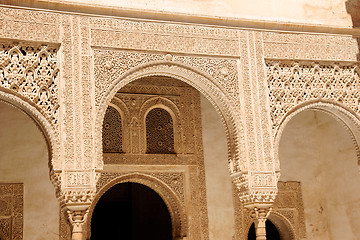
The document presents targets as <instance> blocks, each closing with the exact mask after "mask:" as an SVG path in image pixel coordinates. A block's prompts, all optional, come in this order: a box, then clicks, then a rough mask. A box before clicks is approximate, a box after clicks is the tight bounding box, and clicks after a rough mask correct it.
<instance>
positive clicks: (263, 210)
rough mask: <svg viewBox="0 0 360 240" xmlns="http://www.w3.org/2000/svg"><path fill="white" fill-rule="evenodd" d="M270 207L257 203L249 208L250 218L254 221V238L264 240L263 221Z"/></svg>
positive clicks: (267, 215)
mask: <svg viewBox="0 0 360 240" xmlns="http://www.w3.org/2000/svg"><path fill="white" fill-rule="evenodd" d="M270 212H271V207H269V205H259V206H257V207H254V208H253V209H252V210H251V214H250V216H251V218H252V219H253V220H254V223H255V230H256V240H266V227H265V226H266V225H265V222H266V220H267V218H268V217H269V215H270Z"/></svg>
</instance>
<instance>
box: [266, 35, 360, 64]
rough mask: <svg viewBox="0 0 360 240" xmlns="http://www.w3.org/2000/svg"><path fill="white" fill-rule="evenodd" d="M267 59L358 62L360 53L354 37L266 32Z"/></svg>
mask: <svg viewBox="0 0 360 240" xmlns="http://www.w3.org/2000/svg"><path fill="white" fill-rule="evenodd" d="M264 49H265V55H264V57H265V58H274V59H289V60H292V59H303V60H305V59H306V60H313V59H317V60H326V61H329V60H330V61H356V60H357V54H358V53H359V46H358V44H357V41H356V39H355V38H353V37H352V36H344V35H331V34H309V33H307V34H306V33H279V32H264Z"/></svg>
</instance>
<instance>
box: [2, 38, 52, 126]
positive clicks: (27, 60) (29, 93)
mask: <svg viewBox="0 0 360 240" xmlns="http://www.w3.org/2000/svg"><path fill="white" fill-rule="evenodd" d="M56 62H57V49H56V48H53V47H49V46H38V47H34V46H26V45H12V44H7V43H0V87H3V88H6V89H9V90H11V91H13V92H16V93H17V94H20V95H22V96H23V97H25V98H27V99H29V100H30V101H32V102H33V103H35V104H36V106H38V107H39V108H40V109H41V111H42V112H43V113H44V116H45V117H46V118H47V119H48V120H49V122H51V123H53V124H56V123H57V121H58V117H57V115H58V104H57V97H58V96H57V93H58V81H59V69H58V68H57V64H56Z"/></svg>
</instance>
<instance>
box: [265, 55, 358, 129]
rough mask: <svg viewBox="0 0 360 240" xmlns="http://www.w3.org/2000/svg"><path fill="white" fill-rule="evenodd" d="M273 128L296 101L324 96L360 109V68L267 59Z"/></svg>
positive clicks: (353, 108)
mask: <svg viewBox="0 0 360 240" xmlns="http://www.w3.org/2000/svg"><path fill="white" fill-rule="evenodd" d="M266 67H267V81H268V86H269V94H270V107H271V118H272V123H273V128H274V129H276V128H278V126H279V124H280V122H281V120H282V118H283V117H284V116H285V114H286V113H287V112H288V111H289V110H291V109H292V108H293V107H295V106H296V105H297V104H300V103H303V102H305V101H308V100H314V99H326V100H334V101H337V102H339V103H343V104H344V105H346V106H347V107H349V108H350V109H352V110H353V111H354V112H356V113H360V107H359V104H360V77H359V76H360V72H359V66H358V65H356V64H345V63H342V64H334V63H313V62H312V63H309V62H286V61H272V60H271V61H267V62H266Z"/></svg>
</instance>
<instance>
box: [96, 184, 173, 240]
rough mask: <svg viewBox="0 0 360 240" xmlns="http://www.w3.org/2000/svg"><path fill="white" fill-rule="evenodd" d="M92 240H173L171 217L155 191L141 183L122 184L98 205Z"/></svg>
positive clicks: (110, 191)
mask: <svg viewBox="0 0 360 240" xmlns="http://www.w3.org/2000/svg"><path fill="white" fill-rule="evenodd" d="M90 239H91V240H103V239H111V240H118V239H119V240H120V239H121V240H143V239H147V240H172V228H171V217H170V213H169V211H168V209H167V206H166V204H165V203H164V201H163V200H162V198H161V197H160V196H159V195H158V194H157V193H156V192H155V191H154V190H152V189H150V188H148V187H146V186H144V185H142V184H138V183H120V184H117V185H115V186H113V187H112V188H110V189H109V190H108V191H107V192H105V194H104V195H103V196H102V197H101V198H100V200H99V201H98V203H97V204H96V206H95V209H94V212H93V215H92V219H91V238H90Z"/></svg>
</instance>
